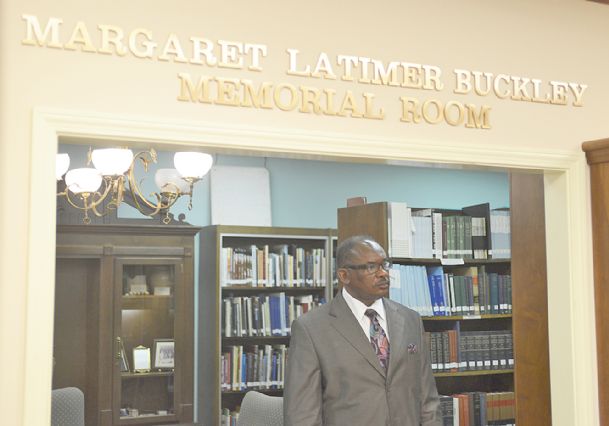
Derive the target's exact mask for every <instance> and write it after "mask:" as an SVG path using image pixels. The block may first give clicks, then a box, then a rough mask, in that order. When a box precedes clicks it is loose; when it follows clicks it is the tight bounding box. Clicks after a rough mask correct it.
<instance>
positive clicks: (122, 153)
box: [55, 148, 213, 224]
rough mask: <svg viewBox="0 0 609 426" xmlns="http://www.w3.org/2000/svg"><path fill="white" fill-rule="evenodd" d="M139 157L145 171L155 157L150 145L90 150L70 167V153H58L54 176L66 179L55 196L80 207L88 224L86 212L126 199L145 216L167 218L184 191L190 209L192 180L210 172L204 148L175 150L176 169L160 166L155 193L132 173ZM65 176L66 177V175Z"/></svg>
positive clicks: (96, 211)
mask: <svg viewBox="0 0 609 426" xmlns="http://www.w3.org/2000/svg"><path fill="white" fill-rule="evenodd" d="M138 160H139V161H141V163H142V165H143V168H144V171H145V172H147V171H148V166H149V165H150V164H151V163H156V162H157V153H156V151H155V150H154V149H149V150H148V151H140V152H138V153H137V154H135V155H134V154H133V151H131V150H130V149H128V148H104V149H95V150H91V149H89V155H88V161H87V165H88V166H89V165H90V164H91V163H93V167H83V168H77V169H72V170H68V168H69V166H70V157H69V155H68V154H65V153H62V154H57V158H56V169H55V173H56V175H57V181H58V182H59V181H62V180H63V181H64V183H65V189H64V190H63V191H60V192H58V194H57V196H58V197H65V199H66V200H67V202H68V203H69V204H70V205H71V206H72V207H74V208H77V209H79V210H82V211H83V212H84V217H83V222H84V223H85V224H89V223H91V218H90V217H89V213H93V214H94V215H96V216H99V217H101V216H105V215H106V214H108V213H110V212H111V211H114V210H116V209H117V208H118V206H119V205H120V204H121V203H123V202H125V203H127V204H129V205H131V206H133V207H135V208H136V209H137V210H139V211H140V212H141V213H142V214H144V215H146V216H155V215H157V214H159V215H164V217H163V219H162V221H163V223H165V224H168V223H169V222H170V221H171V218H170V217H169V209H170V208H171V206H173V205H174V204H175V203H176V201H178V199H179V198H180V197H182V196H184V195H187V196H188V197H189V201H188V209H189V210H192V193H193V186H194V184H195V183H196V182H197V181H199V180H200V179H201V178H202V177H203V176H205V175H206V174H207V172H209V169H210V168H211V166H212V162H213V161H212V156H211V155H209V154H205V153H202V152H176V153H175V155H174V158H173V162H174V166H175V169H158V170H157V171H156V174H155V177H154V181H155V184H156V186H157V187H158V190H159V191H158V192H154V193H152V194H150V195H149V196H148V197H146V196H144V194H143V193H142V190H141V189H140V186H139V184H138V182H137V180H136V177H135V172H134V168H135V164H136V162H138ZM64 175H65V176H64Z"/></svg>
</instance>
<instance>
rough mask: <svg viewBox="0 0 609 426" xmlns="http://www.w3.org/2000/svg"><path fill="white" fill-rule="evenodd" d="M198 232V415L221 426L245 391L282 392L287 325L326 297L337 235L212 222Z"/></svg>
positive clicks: (331, 231) (236, 406)
mask: <svg viewBox="0 0 609 426" xmlns="http://www.w3.org/2000/svg"><path fill="white" fill-rule="evenodd" d="M200 235H201V239H200V263H199V265H200V271H201V273H200V278H199V282H200V285H199V296H198V297H199V299H198V300H199V317H198V319H197V321H198V325H199V327H198V329H199V342H200V343H199V348H198V359H199V372H198V377H197V382H198V389H199V392H200V394H199V407H198V410H199V411H198V416H199V419H211V420H210V424H221V419H222V411H223V410H228V411H229V412H234V411H238V409H239V406H240V404H241V400H242V399H243V396H244V395H245V393H246V391H247V390H249V389H256V390H258V391H260V392H264V393H267V394H269V395H282V393H283V391H282V371H283V365H284V361H285V353H286V349H287V346H288V344H289V335H290V333H289V327H290V321H291V320H292V319H293V318H295V317H297V316H299V315H300V314H302V312H303V311H306V310H308V309H311V308H313V307H314V306H315V305H316V304H317V303H321V302H325V301H327V300H329V299H330V298H331V297H332V293H333V291H332V290H333V288H332V287H333V286H332V257H333V244H332V241H333V239H334V240H336V231H335V230H332V229H308V228H282V227H251V226H224V225H214V226H209V227H205V228H203V230H202V232H201V234H200ZM299 265H300V266H299ZM282 306H283V307H282ZM282 313H283V314H282ZM282 318H283V319H282ZM239 360H241V362H239ZM240 364H241V369H242V370H241V371H245V373H244V374H241V373H239V365H240ZM244 365H246V366H250V368H249V369H247V368H243V366H244ZM251 366H254V368H251ZM248 373H249V375H248ZM239 379H242V380H239Z"/></svg>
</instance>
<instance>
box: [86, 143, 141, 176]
mask: <svg viewBox="0 0 609 426" xmlns="http://www.w3.org/2000/svg"><path fill="white" fill-rule="evenodd" d="M91 160H92V161H93V165H94V166H95V168H96V169H97V170H99V171H100V172H101V174H102V175H104V176H120V175H122V174H123V173H125V172H126V171H127V170H128V169H129V166H131V162H132V161H133V151H131V150H130V149H127V148H104V149H95V150H93V152H92V153H91Z"/></svg>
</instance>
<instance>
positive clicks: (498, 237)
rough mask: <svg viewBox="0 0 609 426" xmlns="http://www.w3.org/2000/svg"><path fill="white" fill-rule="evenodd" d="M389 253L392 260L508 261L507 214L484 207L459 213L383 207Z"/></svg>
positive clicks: (395, 205) (404, 206) (398, 205)
mask: <svg viewBox="0 0 609 426" xmlns="http://www.w3.org/2000/svg"><path fill="white" fill-rule="evenodd" d="M387 209H388V212H387V216H388V230H389V253H388V255H389V256H390V257H394V258H422V259H431V258H436V259H441V258H447V259H451V258H460V259H488V258H491V257H492V258H509V257H510V254H511V250H510V211H509V209H505V208H504V209H491V208H490V205H489V204H488V203H484V204H478V205H475V206H470V207H465V208H463V209H461V210H445V209H444V210H443V209H431V208H428V209H415V208H410V207H408V206H407V204H406V203H403V202H390V203H387Z"/></svg>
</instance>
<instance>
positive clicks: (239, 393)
mask: <svg viewBox="0 0 609 426" xmlns="http://www.w3.org/2000/svg"><path fill="white" fill-rule="evenodd" d="M250 390H256V391H257V392H260V393H264V394H266V395H270V396H281V395H283V389H261V388H252V389H247V390H241V391H223V392H222V396H229V397H231V396H232V397H243V396H245V394H246V393H247V392H248V391H250Z"/></svg>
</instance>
